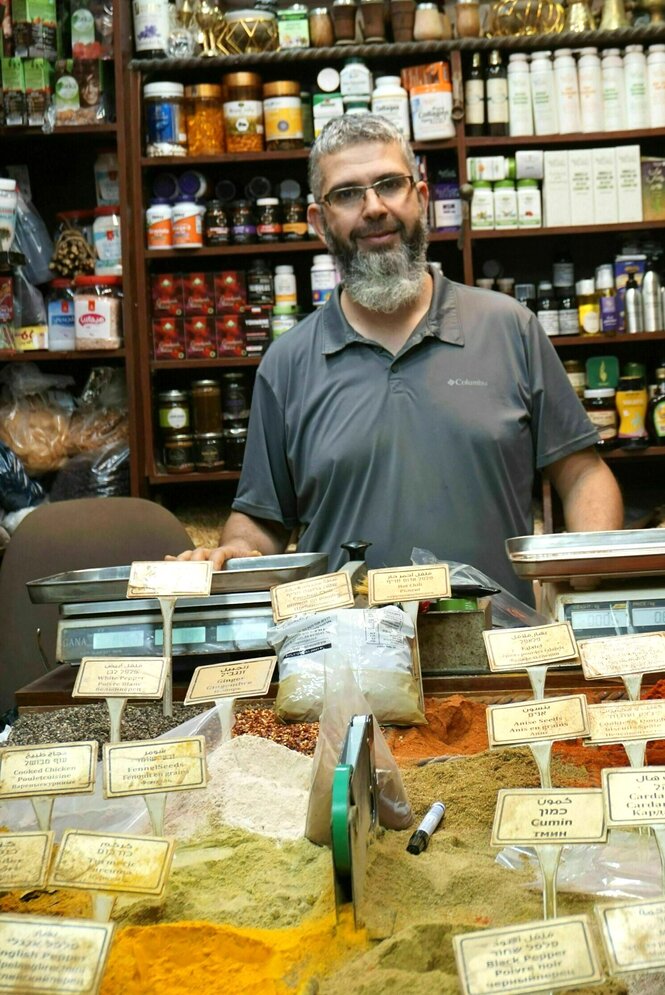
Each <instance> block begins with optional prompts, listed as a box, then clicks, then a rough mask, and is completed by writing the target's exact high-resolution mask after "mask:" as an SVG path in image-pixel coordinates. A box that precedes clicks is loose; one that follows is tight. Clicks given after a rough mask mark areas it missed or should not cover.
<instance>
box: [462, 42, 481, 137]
mask: <svg viewBox="0 0 665 995" xmlns="http://www.w3.org/2000/svg"><path fill="white" fill-rule="evenodd" d="M464 119H465V122H466V125H465V130H466V133H467V135H482V134H483V132H484V130H485V74H484V71H483V57H482V55H481V53H480V52H474V53H473V56H472V59H471V68H470V70H469V75H468V76H467V77H466V79H465V81H464Z"/></svg>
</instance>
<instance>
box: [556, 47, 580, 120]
mask: <svg viewBox="0 0 665 995" xmlns="http://www.w3.org/2000/svg"><path fill="white" fill-rule="evenodd" d="M554 81H555V84H556V102H557V116H558V120H559V134H560V135H570V134H572V133H573V132H576V131H579V130H580V89H579V84H578V81H577V65H576V63H575V59H574V58H573V53H572V51H571V50H570V49H569V48H560V49H558V50H557V51H556V52H555V53H554Z"/></svg>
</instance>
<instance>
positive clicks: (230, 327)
mask: <svg viewBox="0 0 665 995" xmlns="http://www.w3.org/2000/svg"><path fill="white" fill-rule="evenodd" d="M215 331H216V335H217V355H218V356H246V355H247V351H246V349H245V338H244V335H243V331H242V320H241V317H240V312H239V311H238V310H229V311H226V312H225V313H224V314H218V315H217V318H216V319H215Z"/></svg>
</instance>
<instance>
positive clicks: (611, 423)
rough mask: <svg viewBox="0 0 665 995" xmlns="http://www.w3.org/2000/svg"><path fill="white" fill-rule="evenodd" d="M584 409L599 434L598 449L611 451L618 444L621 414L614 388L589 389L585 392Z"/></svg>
mask: <svg viewBox="0 0 665 995" xmlns="http://www.w3.org/2000/svg"><path fill="white" fill-rule="evenodd" d="M584 407H585V410H586V413H587V414H588V416H589V421H591V422H592V424H593V425H594V426H595V428H596V430H597V432H598V436H599V439H598V442H597V443H596V447H597V448H598V449H611V448H612V447H613V446H615V445H616V444H617V435H618V432H619V413H618V412H617V407H616V391H615V390H614V388H613V387H597V388H587V389H586V390H585V391H584Z"/></svg>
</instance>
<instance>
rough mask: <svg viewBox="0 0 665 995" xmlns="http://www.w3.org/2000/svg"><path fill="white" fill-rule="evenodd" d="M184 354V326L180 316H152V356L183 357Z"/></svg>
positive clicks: (158, 357)
mask: <svg viewBox="0 0 665 995" xmlns="http://www.w3.org/2000/svg"><path fill="white" fill-rule="evenodd" d="M185 354H186V353H185V326H184V324H183V320H182V318H171V317H167V318H153V319H152V355H153V357H154V358H155V359H184V358H185Z"/></svg>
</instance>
